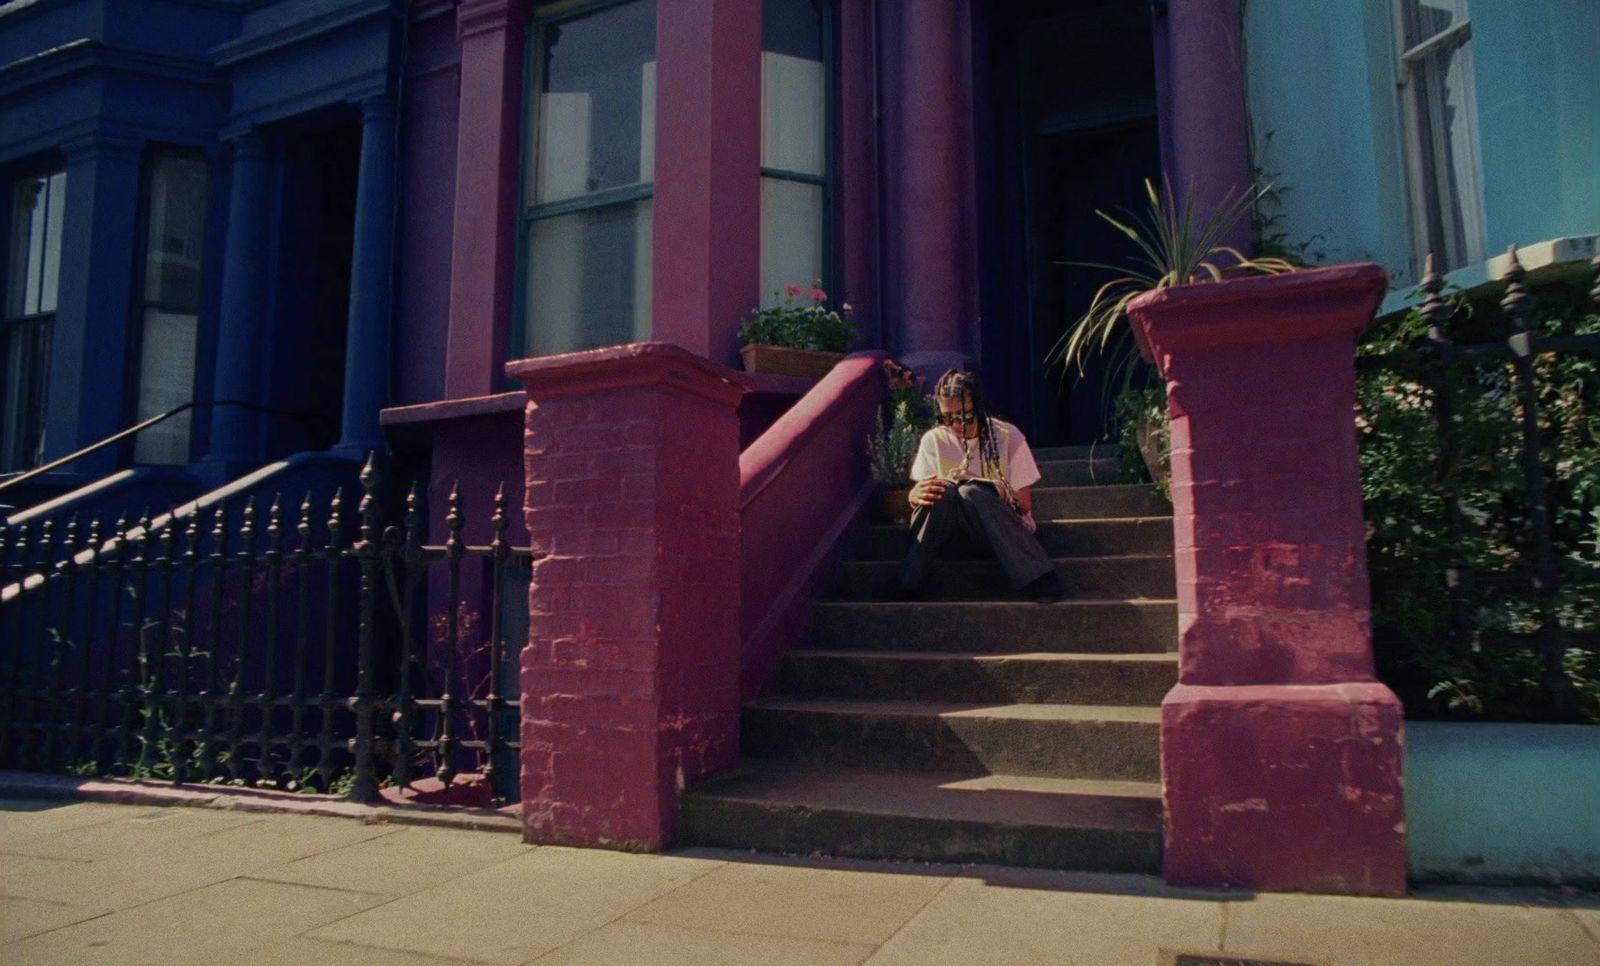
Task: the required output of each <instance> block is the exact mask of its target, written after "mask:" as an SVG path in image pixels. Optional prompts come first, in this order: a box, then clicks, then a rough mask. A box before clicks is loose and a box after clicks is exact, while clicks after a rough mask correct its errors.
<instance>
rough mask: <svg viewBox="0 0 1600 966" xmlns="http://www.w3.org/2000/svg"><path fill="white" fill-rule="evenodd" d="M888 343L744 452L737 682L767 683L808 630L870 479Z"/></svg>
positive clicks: (828, 379) (843, 370) (832, 376)
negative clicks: (869, 444) (869, 449)
mask: <svg viewBox="0 0 1600 966" xmlns="http://www.w3.org/2000/svg"><path fill="white" fill-rule="evenodd" d="M885 358H887V356H886V355H885V354H884V353H882V352H858V353H856V354H854V355H852V356H850V357H848V358H846V359H845V360H844V361H843V362H841V363H839V364H838V365H837V366H834V368H833V371H832V372H830V373H828V375H827V376H825V377H824V378H823V379H822V381H821V382H819V383H817V385H816V386H815V387H813V388H812V389H811V391H810V392H807V393H806V394H805V395H804V396H802V397H801V398H800V400H799V401H798V402H796V403H795V404H794V406H793V407H792V408H791V409H790V410H789V411H788V412H786V413H784V414H783V416H781V417H779V419H778V421H777V422H775V423H773V424H772V426H771V428H769V429H768V430H767V431H766V432H765V433H763V434H761V436H760V437H758V438H757V439H756V440H755V442H753V443H751V444H750V446H749V447H748V448H747V449H745V451H744V452H743V453H741V454H740V456H739V522H740V534H741V536H740V574H741V576H740V595H741V602H740V613H739V634H740V639H741V641H742V642H743V647H742V656H741V669H740V690H741V692H742V693H743V695H744V697H745V699H746V700H748V699H750V698H753V697H755V696H757V695H758V694H760V693H761V692H762V691H763V690H764V689H766V688H768V687H769V686H770V684H771V682H772V679H773V676H774V673H775V672H776V670H777V666H778V661H779V660H780V659H781V658H782V657H783V655H784V653H785V652H786V651H788V650H789V649H790V648H791V647H793V646H794V645H796V644H798V643H800V642H801V641H802V640H803V639H804V638H805V635H806V633H807V632H808V631H809V629H810V623H811V622H810V608H811V601H812V599H813V597H814V596H815V594H816V591H817V588H818V586H819V584H820V582H821V581H822V579H823V578H824V577H826V576H827V574H828V572H829V569H830V568H831V566H832V564H833V562H834V558H835V556H836V554H837V552H838V550H839V548H840V544H841V542H842V541H843V540H844V538H845V536H846V535H847V533H848V532H849V530H850V528H851V525H852V524H854V523H856V522H857V521H858V520H859V519H860V518H861V514H862V511H863V509H864V508H865V506H866V503H867V500H868V498H869V497H870V496H871V495H872V491H873V483H872V480H871V478H870V477H869V476H868V474H867V458H866V437H867V435H868V434H869V433H871V432H873V431H874V429H875V428H876V423H875V414H876V411H877V408H878V405H879V404H880V403H881V402H882V401H883V399H884V394H885V383H884V379H883V376H882V374H881V373H880V371H879V366H880V364H881V363H882V361H883V360H884V359H885Z"/></svg>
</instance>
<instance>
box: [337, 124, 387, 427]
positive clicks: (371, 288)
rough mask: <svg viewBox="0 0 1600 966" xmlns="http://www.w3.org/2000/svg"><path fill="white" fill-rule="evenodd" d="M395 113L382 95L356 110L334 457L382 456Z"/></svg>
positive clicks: (385, 397) (385, 401)
mask: <svg viewBox="0 0 1600 966" xmlns="http://www.w3.org/2000/svg"><path fill="white" fill-rule="evenodd" d="M394 210H395V112H394V99H393V98H391V97H389V96H388V95H382V96H379V97H372V98H368V99H367V100H365V101H362V102H361V173H360V179H359V181H358V182H357V186H356V216H355V246H354V251H353V252H352V255H351V266H350V315H349V324H348V326H347V331H346V334H345V353H344V416H343V419H342V420H341V421H340V431H339V444H338V446H336V447H335V449H336V450H339V451H343V452H348V453H351V454H353V455H358V456H359V455H361V454H362V453H365V452H366V451H367V450H374V449H382V448H383V446H384V438H383V431H382V429H380V428H379V426H378V411H379V410H380V409H382V408H383V407H384V405H385V404H386V403H387V402H388V401H389V325H390V318H389V307H390V303H391V297H390V293H391V291H392V285H393V281H394V277H393V265H394Z"/></svg>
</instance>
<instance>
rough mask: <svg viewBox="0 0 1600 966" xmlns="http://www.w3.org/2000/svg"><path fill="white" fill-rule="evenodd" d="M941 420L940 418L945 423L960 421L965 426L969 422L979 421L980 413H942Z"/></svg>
mask: <svg viewBox="0 0 1600 966" xmlns="http://www.w3.org/2000/svg"><path fill="white" fill-rule="evenodd" d="M939 420H940V422H945V423H960V424H962V425H963V426H964V425H966V424H967V423H975V422H977V421H978V414H977V413H940V414H939Z"/></svg>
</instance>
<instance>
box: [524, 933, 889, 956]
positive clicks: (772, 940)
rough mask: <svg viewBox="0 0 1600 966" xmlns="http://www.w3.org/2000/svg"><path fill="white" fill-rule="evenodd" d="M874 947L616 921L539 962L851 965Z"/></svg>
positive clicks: (549, 954) (869, 952)
mask: <svg viewBox="0 0 1600 966" xmlns="http://www.w3.org/2000/svg"><path fill="white" fill-rule="evenodd" d="M872 950H873V947H872V946H855V945H850V944H847V943H837V942H826V941H823V940H817V939H793V938H787V937H780V936H757V935H751V934H749V933H739V932H724V931H717V930H711V929H692V928H688V927H680V926H664V925H658V924H655V923H644V922H614V923H611V924H610V925H606V926H602V927H600V928H599V929H596V930H595V931H594V932H591V933H589V934H588V935H586V936H583V937H582V938H580V939H578V940H576V941H574V942H572V943H571V944H569V945H567V946H563V947H562V948H560V949H557V950H556V951H554V952H552V953H548V954H546V955H544V956H541V957H540V958H538V959H536V960H534V962H535V963H537V964H538V966H557V964H559V966H593V964H596V963H649V964H650V966H724V964H726V966H734V964H745V963H760V964H762V966H785V964H793V966H846V964H854V963H860V962H862V961H864V960H865V959H866V958H867V957H868V956H870V955H871V954H872Z"/></svg>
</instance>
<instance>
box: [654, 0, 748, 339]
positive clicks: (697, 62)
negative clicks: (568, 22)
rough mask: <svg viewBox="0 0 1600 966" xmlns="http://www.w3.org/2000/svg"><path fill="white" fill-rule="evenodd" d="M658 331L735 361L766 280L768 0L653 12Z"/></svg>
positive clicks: (689, 3) (710, 0) (667, 6)
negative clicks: (764, 33)
mask: <svg viewBox="0 0 1600 966" xmlns="http://www.w3.org/2000/svg"><path fill="white" fill-rule="evenodd" d="M656 57H657V67H656V155H655V158H656V160H655V201H654V202H653V211H654V215H653V217H654V221H655V225H654V240H653V242H652V251H653V254H652V257H651V287H652V295H651V316H652V318H651V335H650V337H651V338H652V339H654V340H656V341H660V342H671V343H673V344H675V345H680V346H682V347H684V348H685V349H688V350H689V351H691V352H695V353H698V354H700V355H703V356H705V357H707V358H708V359H713V360H716V361H718V362H729V363H731V362H736V361H737V360H738V344H737V341H736V339H735V335H736V333H737V332H738V329H739V323H740V321H741V320H742V319H743V318H744V317H745V315H747V314H748V313H749V312H750V311H751V310H752V309H754V308H755V306H756V302H757V301H758V298H759V295H760V287H761V250H760V245H761V4H759V3H752V2H750V0H675V2H671V3H661V4H660V5H659V6H658V7H657V15H656Z"/></svg>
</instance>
